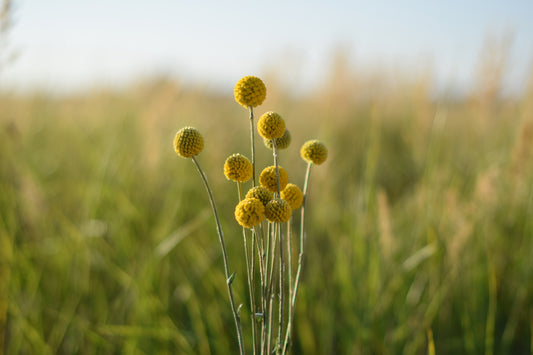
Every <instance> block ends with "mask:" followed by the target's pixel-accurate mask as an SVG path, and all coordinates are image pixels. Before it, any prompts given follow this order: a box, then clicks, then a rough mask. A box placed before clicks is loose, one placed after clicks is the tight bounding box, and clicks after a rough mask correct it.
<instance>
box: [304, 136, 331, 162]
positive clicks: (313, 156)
mask: <svg viewBox="0 0 533 355" xmlns="http://www.w3.org/2000/svg"><path fill="white" fill-rule="evenodd" d="M300 155H301V156H302V158H303V160H305V161H306V162H308V163H313V164H316V165H320V164H322V163H323V162H325V161H326V159H327V157H328V149H327V148H326V146H325V145H324V143H322V142H320V141H318V140H316V139H313V140H310V141H307V142H305V143H304V145H303V146H302V149H300Z"/></svg>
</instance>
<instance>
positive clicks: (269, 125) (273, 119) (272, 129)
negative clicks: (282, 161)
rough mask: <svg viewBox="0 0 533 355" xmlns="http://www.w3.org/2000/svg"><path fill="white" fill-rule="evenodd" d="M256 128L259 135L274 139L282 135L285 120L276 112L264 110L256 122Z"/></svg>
mask: <svg viewBox="0 0 533 355" xmlns="http://www.w3.org/2000/svg"><path fill="white" fill-rule="evenodd" d="M257 130H258V131H259V134H260V135H261V137H263V138H266V139H274V138H279V137H281V136H283V133H284V132H285V121H284V120H283V118H281V116H280V115H279V114H278V113H276V112H272V111H270V112H266V113H264V114H263V116H261V117H260V118H259V122H257Z"/></svg>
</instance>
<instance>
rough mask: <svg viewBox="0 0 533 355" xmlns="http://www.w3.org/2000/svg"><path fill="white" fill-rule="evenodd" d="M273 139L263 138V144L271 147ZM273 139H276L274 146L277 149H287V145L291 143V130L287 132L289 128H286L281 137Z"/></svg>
mask: <svg viewBox="0 0 533 355" xmlns="http://www.w3.org/2000/svg"><path fill="white" fill-rule="evenodd" d="M273 140H274V139H266V138H263V141H264V142H265V145H266V146H267V148H269V149H272V141H273ZM275 141H276V148H277V149H287V148H288V147H289V145H290V144H291V132H289V130H288V129H286V130H285V132H284V133H283V135H282V136H281V137H279V138H275Z"/></svg>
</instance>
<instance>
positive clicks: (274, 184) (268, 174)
mask: <svg viewBox="0 0 533 355" xmlns="http://www.w3.org/2000/svg"><path fill="white" fill-rule="evenodd" d="M278 169H279V186H280V187H279V188H280V189H281V190H283V189H284V188H285V186H287V183H288V182H289V175H287V172H286V171H285V169H283V168H282V167H281V166H278ZM259 183H260V184H261V186H263V187H264V188H266V189H268V190H269V191H272V192H278V179H277V177H276V167H275V166H274V165H272V166H269V167H267V168H264V169H263V171H262V172H261V175H259Z"/></svg>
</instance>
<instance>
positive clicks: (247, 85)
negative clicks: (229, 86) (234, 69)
mask: <svg viewBox="0 0 533 355" xmlns="http://www.w3.org/2000/svg"><path fill="white" fill-rule="evenodd" d="M233 94H234V95H235V101H237V102H238V103H239V104H240V105H241V106H243V107H245V108H248V107H256V106H259V105H261V104H262V103H263V101H265V98H266V86H265V84H264V83H263V81H262V80H261V79H259V78H258V77H256V76H245V77H244V78H242V79H240V80H239V81H238V82H237V84H235V88H234V89H233Z"/></svg>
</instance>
